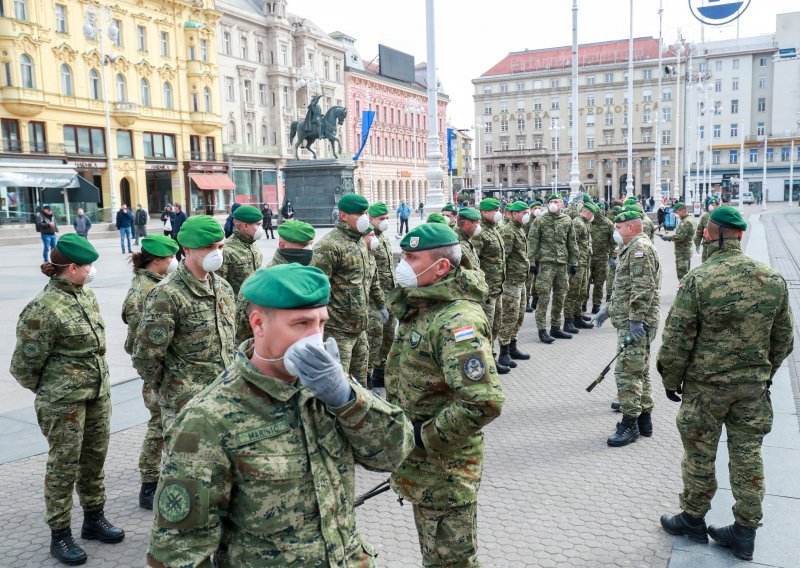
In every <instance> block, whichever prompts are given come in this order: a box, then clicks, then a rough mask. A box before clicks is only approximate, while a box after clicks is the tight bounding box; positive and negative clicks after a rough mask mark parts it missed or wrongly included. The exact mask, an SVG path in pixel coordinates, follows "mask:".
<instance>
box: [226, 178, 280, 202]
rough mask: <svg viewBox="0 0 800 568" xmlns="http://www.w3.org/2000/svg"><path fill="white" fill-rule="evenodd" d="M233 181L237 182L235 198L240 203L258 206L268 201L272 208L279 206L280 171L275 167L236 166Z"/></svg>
mask: <svg viewBox="0 0 800 568" xmlns="http://www.w3.org/2000/svg"><path fill="white" fill-rule="evenodd" d="M233 181H234V183H235V184H236V192H235V196H234V199H235V200H236V201H237V202H238V203H243V204H248V205H255V206H257V207H261V205H263V204H265V203H266V204H268V205H269V206H270V207H272V209H276V208H277V207H278V204H279V203H278V172H277V171H276V170H275V169H271V170H263V169H259V168H250V169H239V168H236V169H234V170H233Z"/></svg>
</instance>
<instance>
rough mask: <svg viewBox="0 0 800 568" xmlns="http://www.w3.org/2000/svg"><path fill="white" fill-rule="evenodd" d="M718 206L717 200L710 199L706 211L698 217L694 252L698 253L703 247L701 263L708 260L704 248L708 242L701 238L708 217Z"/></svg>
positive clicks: (706, 250)
mask: <svg viewBox="0 0 800 568" xmlns="http://www.w3.org/2000/svg"><path fill="white" fill-rule="evenodd" d="M718 205H719V199H717V198H716V197H712V198H711V201H709V202H708V211H706V212H705V213H703V215H702V216H701V217H700V221H699V222H698V223H697V229H695V231H694V250H695V251H697V252H700V247H701V246H702V247H703V255H702V257H701V259H702V260H701V262H705V261H706V260H708V249H707V248H706V245H707V244H708V241H706V240H705V237H704V236H703V235H704V234H705V230H706V227H707V226H708V217H709V215H711V213H712V212H713V211H714V209H716V208H717V206H718Z"/></svg>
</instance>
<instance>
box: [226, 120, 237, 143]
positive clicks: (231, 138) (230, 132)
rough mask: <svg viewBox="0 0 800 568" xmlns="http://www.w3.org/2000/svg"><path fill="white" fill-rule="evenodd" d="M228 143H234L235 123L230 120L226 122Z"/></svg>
mask: <svg viewBox="0 0 800 568" xmlns="http://www.w3.org/2000/svg"><path fill="white" fill-rule="evenodd" d="M227 134H228V144H236V123H235V122H234V121H232V120H231V121H230V122H229V123H228V132H227Z"/></svg>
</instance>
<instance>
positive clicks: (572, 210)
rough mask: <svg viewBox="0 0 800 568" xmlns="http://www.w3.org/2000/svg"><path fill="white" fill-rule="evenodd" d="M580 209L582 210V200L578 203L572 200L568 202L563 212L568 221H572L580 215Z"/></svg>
mask: <svg viewBox="0 0 800 568" xmlns="http://www.w3.org/2000/svg"><path fill="white" fill-rule="evenodd" d="M581 209H583V199H581V200H580V201H578V200H573V201H570V203H569V205H567V208H566V209H565V210H564V213H566V214H567V216H568V217H569V218H570V219H574V218H575V217H577V216H578V215H580V212H581Z"/></svg>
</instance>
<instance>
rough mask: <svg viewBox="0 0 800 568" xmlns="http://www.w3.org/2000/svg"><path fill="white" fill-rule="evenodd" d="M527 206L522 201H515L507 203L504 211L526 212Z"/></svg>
mask: <svg viewBox="0 0 800 568" xmlns="http://www.w3.org/2000/svg"><path fill="white" fill-rule="evenodd" d="M527 210H528V204H527V203H525V202H524V201H515V202H514V203H509V204H508V205H506V211H511V212H512V213H516V212H517V211H527Z"/></svg>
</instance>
